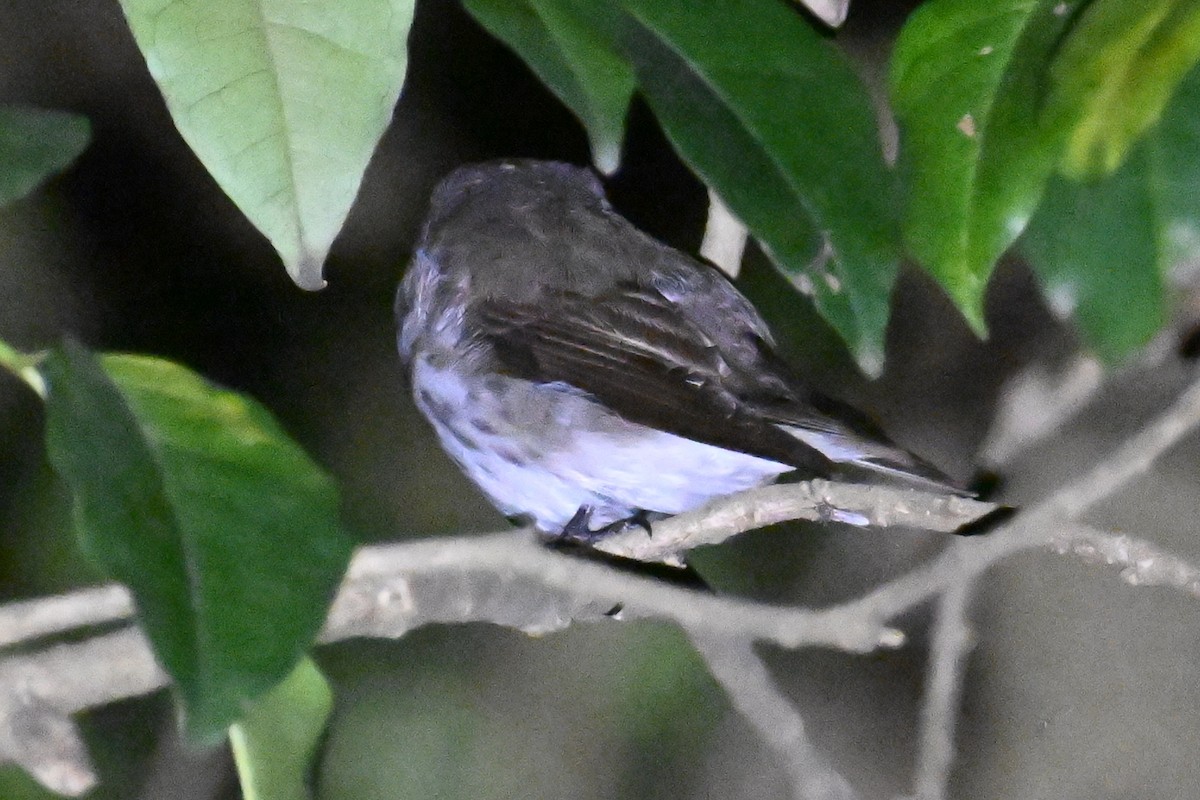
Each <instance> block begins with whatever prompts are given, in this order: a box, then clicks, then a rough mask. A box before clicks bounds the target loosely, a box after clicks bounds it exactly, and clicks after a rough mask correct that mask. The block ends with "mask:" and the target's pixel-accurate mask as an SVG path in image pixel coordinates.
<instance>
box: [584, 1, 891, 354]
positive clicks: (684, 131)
mask: <svg viewBox="0 0 1200 800" xmlns="http://www.w3.org/2000/svg"><path fill="white" fill-rule="evenodd" d="M573 3H574V5H575V6H576V7H580V6H587V7H588V8H590V9H591V13H592V20H593V24H595V25H597V26H598V27H602V28H603V29H604V30H606V32H607V33H608V35H610V36H611V37H613V38H614V40H615V41H616V42H617V43H618V46H619V47H620V49H621V50H622V51H623V52H624V53H625V56H626V58H627V59H628V60H629V61H630V63H632V64H633V66H634V72H635V74H636V76H637V80H638V86H639V88H640V90H641V91H642V93H643V94H644V95H645V96H646V99H647V100H648V102H649V104H650V106H651V107H652V109H653V110H654V113H655V115H656V116H657V117H658V119H659V121H660V122H661V124H662V126H663V128H664V130H665V131H666V133H667V136H668V137H669V138H670V140H671V142H672V143H673V144H674V146H675V148H676V149H677V150H678V151H679V153H680V155H681V156H682V157H683V159H684V160H685V161H687V162H688V164H689V165H691V167H692V168H693V169H694V170H695V171H696V172H697V173H698V174H699V175H700V176H701V177H702V178H703V179H704V181H705V182H706V183H707V184H708V185H709V186H711V187H712V188H713V189H714V190H715V191H716V192H717V194H719V195H720V196H721V198H722V199H723V200H724V201H725V203H726V204H727V205H728V206H729V207H730V208H731V209H732V210H733V211H734V213H735V214H737V216H738V217H740V218H741V219H742V221H743V222H745V223H746V225H747V226H748V227H749V228H750V230H751V232H752V233H753V234H754V236H755V237H756V238H758V239H759V241H761V242H762V243H763V245H764V246H765V248H766V249H767V250H768V251H769V253H770V255H771V256H772V258H773V260H774V261H775V262H776V263H777V264H778V265H779V266H780V268H781V269H783V270H784V271H785V272H786V273H787V274H788V275H789V276H790V277H791V279H792V281H793V283H794V284H795V285H797V286H799V287H800V288H802V289H803V290H804V291H806V292H808V293H810V294H811V295H812V296H813V298H814V300H815V302H816V305H817V307H818V309H819V310H820V311H821V313H822V314H823V315H824V316H825V318H826V319H828V320H829V321H830V323H832V325H833V326H834V328H835V329H836V330H837V331H838V332H839V333H840V334H841V335H842V336H843V337H844V338H845V339H846V341H847V342H848V343H849V344H850V346H851V349H852V351H853V352H854V353H855V355H856V357H857V358H858V360H859V363H860V364H862V365H863V366H864V368H866V369H867V371H869V372H876V371H877V370H878V369H879V368H880V367H881V365H882V357H883V333H884V328H885V326H886V324H887V316H888V308H889V300H890V294H891V288H892V284H893V282H894V279H895V274H896V263H897V255H898V251H899V226H898V224H897V220H896V211H895V208H896V203H895V202H894V191H893V188H894V187H893V181H892V177H891V175H890V174H889V172H888V171H887V169H886V167H885V165H884V163H883V158H882V154H881V150H880V144H879V135H878V128H877V125H876V119H875V115H874V113H873V111H872V109H871V104H870V101H869V99H868V96H867V93H866V91H865V89H864V87H863V86H862V84H861V83H860V82H859V80H858V79H857V77H856V76H855V74H854V71H853V69H852V68H851V67H850V65H849V63H848V62H847V61H846V59H845V58H843V57H842V55H841V54H840V53H839V52H838V51H837V50H836V49H835V48H834V47H833V46H832V45H830V44H829V42H827V41H825V40H824V39H823V38H822V37H821V35H819V34H818V33H817V32H816V31H815V30H814V29H813V28H812V27H811V26H810V25H809V23H808V22H807V21H806V20H805V19H804V18H803V17H802V16H801V15H799V14H797V13H796V12H795V11H794V10H792V9H789V8H788V7H787V6H786V5H784V4H782V3H779V2H777V0H606V2H591V0H573Z"/></svg>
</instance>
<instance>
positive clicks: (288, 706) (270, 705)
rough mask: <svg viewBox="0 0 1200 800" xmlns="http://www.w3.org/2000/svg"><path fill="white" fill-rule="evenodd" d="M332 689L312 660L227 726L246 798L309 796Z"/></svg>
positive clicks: (282, 799) (301, 798)
mask: <svg viewBox="0 0 1200 800" xmlns="http://www.w3.org/2000/svg"><path fill="white" fill-rule="evenodd" d="M332 710H333V692H332V690H331V689H330V688H329V684H328V683H327V682H326V681H325V676H323V675H322V674H321V671H320V670H319V669H317V665H316V664H314V663H313V662H312V661H311V660H310V659H307V658H306V659H303V660H302V661H301V662H300V663H299V664H298V665H297V666H296V669H295V670H293V671H292V674H291V675H289V676H288V677H287V678H285V679H284V680H283V681H282V682H281V683H280V684H279V685H278V686H276V687H275V688H274V689H272V690H271V691H269V692H267V693H266V694H265V695H263V696H262V697H260V698H259V699H258V700H257V701H256V702H255V703H254V704H253V705H252V706H251V708H250V710H249V711H248V712H247V713H246V716H245V717H244V718H243V719H242V720H240V721H239V722H237V723H234V725H233V727H231V728H230V729H229V742H230V744H231V745H232V747H233V758H234V762H235V763H236V764H237V770H238V778H239V780H240V783H241V788H242V797H244V798H245V800H310V798H311V797H312V792H311V791H310V782H309V775H310V774H311V773H312V759H313V756H314V755H315V754H316V752H317V745H318V744H319V743H320V741H321V737H322V735H323V734H324V732H325V723H326V721H327V720H328V719H329V713H330V711H332Z"/></svg>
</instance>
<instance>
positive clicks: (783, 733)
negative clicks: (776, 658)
mask: <svg viewBox="0 0 1200 800" xmlns="http://www.w3.org/2000/svg"><path fill="white" fill-rule="evenodd" d="M691 640H692V644H693V645H694V646H695V648H696V650H697V652H699V653H700V655H701V657H702V658H703V659H704V663H705V664H707V665H708V669H709V671H710V672H712V675H713V677H714V678H715V679H716V681H717V683H719V684H721V686H722V687H723V688H724V689H725V692H726V694H728V695H729V699H730V701H731V702H732V703H733V707H734V708H736V709H737V710H738V711H739V712H741V714H742V716H743V717H744V718H745V719H746V721H748V722H749V723H750V724H751V725H752V726H753V727H754V729H755V730H756V731H757V732H758V735H759V736H760V737H762V740H763V741H764V742H765V743H766V744H767V746H768V747H770V748H771V749H772V750H774V751H775V753H776V754H777V755H778V756H779V758H780V760H781V761H782V762H783V766H784V769H785V770H787V772H788V775H789V777H790V778H791V785H792V787H793V789H794V793H795V797H796V800H853V798H855V797H857V795H856V794H855V792H854V789H853V788H852V787H851V786H850V784H849V782H848V781H847V780H846V779H845V778H844V777H842V776H841V775H840V774H839V773H838V772H837V771H836V770H834V769H833V767H832V766H830V765H829V764H828V763H827V762H826V760H825V759H824V758H823V757H822V756H821V754H820V753H818V752H817V750H816V748H814V747H813V744H812V742H811V741H809V738H808V734H807V732H806V731H805V725H804V718H803V717H802V716H801V715H800V712H799V710H797V709H796V708H795V707H794V706H793V705H792V703H791V701H790V700H789V699H788V698H787V697H785V696H784V694H783V693H782V692H780V691H779V688H778V687H777V686H776V685H775V681H774V679H773V678H772V677H771V675H770V673H769V672H768V671H767V667H766V665H765V664H764V663H763V661H762V659H761V658H759V656H758V654H757V653H755V652H754V649H753V646H752V645H751V643H750V642H749V641H748V640H746V639H742V638H738V639H715V638H712V637H711V636H708V635H706V634H698V633H695V632H692V633H691Z"/></svg>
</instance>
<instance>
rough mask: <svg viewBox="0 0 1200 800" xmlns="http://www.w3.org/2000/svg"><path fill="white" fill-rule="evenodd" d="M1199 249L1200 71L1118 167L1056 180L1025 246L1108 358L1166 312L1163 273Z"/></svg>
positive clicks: (1143, 337) (1115, 358)
mask: <svg viewBox="0 0 1200 800" xmlns="http://www.w3.org/2000/svg"><path fill="white" fill-rule="evenodd" d="M1197 249H1200V69H1195V68H1194V69H1193V70H1192V71H1191V72H1190V73H1189V74H1188V75H1187V76H1186V77H1185V78H1184V80H1183V82H1182V83H1181V84H1180V85H1179V88H1178V91H1177V92H1176V93H1175V96H1174V98H1173V99H1172V100H1171V102H1170V104H1169V105H1168V107H1167V108H1166V110H1165V112H1164V113H1163V115H1162V118H1161V120H1160V122H1159V123H1158V125H1157V126H1156V127H1154V128H1153V129H1152V130H1151V132H1150V133H1149V135H1148V136H1147V138H1146V140H1145V141H1144V142H1143V143H1142V144H1140V145H1138V146H1135V148H1134V149H1133V150H1132V151H1131V152H1130V154H1129V156H1128V157H1127V158H1126V160H1125V162H1124V163H1123V164H1122V165H1121V167H1120V168H1119V169H1118V170H1117V171H1116V172H1115V173H1113V174H1112V175H1110V176H1108V177H1106V178H1104V179H1103V180H1098V181H1095V180H1094V181H1089V182H1085V183H1075V182H1072V181H1069V180H1065V179H1058V180H1055V181H1053V182H1052V183H1051V185H1050V187H1049V189H1048V190H1047V192H1046V196H1045V198H1044V199H1043V202H1042V206H1041V208H1039V209H1038V213H1037V214H1036V215H1035V217H1034V219H1033V221H1032V222H1031V223H1030V225H1029V229H1028V231H1026V234H1025V237H1024V239H1023V240H1022V250H1023V252H1024V253H1025V255H1026V256H1027V257H1028V259H1029V261H1030V263H1031V264H1032V265H1033V267H1034V270H1035V271H1036V272H1037V274H1038V276H1039V277H1040V278H1041V280H1042V282H1043V284H1044V285H1045V287H1046V290H1047V293H1048V295H1049V297H1050V298H1051V302H1052V303H1053V304H1054V305H1055V306H1057V307H1058V308H1059V309H1060V310H1063V311H1070V312H1073V314H1074V316H1075V317H1076V319H1077V320H1078V323H1079V327H1080V331H1081V333H1082V334H1083V337H1084V339H1085V340H1086V341H1087V342H1088V343H1089V344H1090V345H1091V346H1092V347H1093V348H1094V349H1095V350H1096V352H1097V353H1098V354H1099V355H1100V356H1101V357H1102V358H1104V359H1105V360H1106V361H1108V362H1109V363H1119V362H1120V361H1122V360H1123V359H1125V358H1127V357H1128V356H1129V355H1131V354H1133V353H1135V352H1136V351H1137V350H1138V349H1140V348H1141V347H1142V346H1143V345H1144V344H1146V343H1147V342H1148V341H1149V340H1150V338H1151V337H1153V336H1154V334H1155V333H1157V332H1158V329H1159V328H1160V327H1161V326H1162V324H1163V322H1164V321H1165V318H1166V299H1165V297H1164V293H1165V286H1164V284H1165V283H1166V280H1165V277H1166V275H1167V274H1168V273H1169V271H1170V269H1171V268H1172V267H1173V266H1175V265H1176V264H1179V263H1181V262H1182V261H1184V260H1185V259H1194V258H1195V254H1196V251H1197Z"/></svg>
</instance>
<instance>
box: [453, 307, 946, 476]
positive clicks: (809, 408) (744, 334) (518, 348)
mask: <svg viewBox="0 0 1200 800" xmlns="http://www.w3.org/2000/svg"><path fill="white" fill-rule="evenodd" d="M739 297H740V296H739ZM718 301H719V298H717V299H716V300H714V302H718ZM689 312H690V313H689ZM474 313H476V314H477V315H478V317H477V318H478V322H479V327H480V329H481V330H482V331H483V332H484V337H485V338H486V339H487V341H488V343H489V344H490V345H491V346H492V349H493V352H494V353H495V355H496V357H497V359H498V360H499V362H500V364H501V365H502V367H503V369H505V371H507V372H508V373H509V374H511V375H514V376H516V377H521V378H524V379H526V380H531V381H537V382H539V383H554V382H561V383H565V384H569V385H571V386H573V387H575V388H577V389H580V390H582V391H584V392H587V393H588V394H590V395H592V396H593V397H595V398H596V399H597V400H598V401H600V402H601V403H603V404H604V405H605V406H606V407H608V408H610V409H612V410H613V411H615V412H616V413H618V414H619V415H621V416H622V417H624V418H625V419H627V420H629V421H631V422H637V423H640V424H643V425H647V426H650V427H653V428H656V429H658V430H664V431H668V432H670V433H674V434H676V435H679V436H683V437H686V438H688V439H693V440H695V441H700V442H705V443H707V444H712V445H715V446H718V447H724V448H726V449H730V450H736V451H738V452H742V453H747V454H749V455H754V456H758V457H761V458H766V459H770V460H773V461H778V462H780V463H783V464H789V465H791V466H793V467H795V468H796V469H798V470H801V471H802V472H803V474H804V475H805V477H817V476H827V475H829V474H830V472H831V471H832V463H831V462H837V463H841V464H846V465H852V466H854V467H858V468H860V469H863V470H867V471H870V472H872V473H876V474H879V475H882V476H886V477H889V478H893V479H897V480H900V481H902V482H905V483H908V484H911V485H915V486H918V487H920V488H924V489H927V490H932V491H944V492H952V493H960V494H961V493H962V490H961V489H960V488H959V487H957V486H955V484H954V483H953V481H951V480H950V479H949V478H947V477H946V476H945V475H944V474H943V473H942V472H940V471H939V470H938V469H937V468H936V467H933V466H932V465H930V464H928V463H927V462H925V461H924V460H922V459H920V458H919V457H917V456H915V455H913V454H911V453H909V452H908V451H906V450H904V449H902V448H900V447H898V446H896V445H895V444H893V443H892V442H891V441H890V440H889V439H888V438H887V436H886V435H885V434H884V433H883V432H882V431H880V430H879V428H878V427H877V426H876V425H875V424H874V423H873V422H871V421H870V419H869V418H867V417H866V416H865V415H864V414H862V413H861V412H859V411H857V410H856V409H854V408H853V407H851V406H848V405H846V404H844V403H841V402H839V401H836V400H833V399H831V398H829V397H826V396H824V395H822V394H820V393H819V392H816V391H813V390H812V389H810V388H809V387H807V386H805V385H804V384H803V383H802V382H801V381H800V380H799V379H798V378H797V377H796V376H795V375H794V374H793V373H792V371H791V370H790V368H788V367H787V366H786V365H785V364H783V363H782V362H781V361H780V360H779V359H778V358H777V357H776V356H775V355H774V354H773V353H772V351H771V350H770V347H769V345H768V344H767V343H766V342H765V341H763V339H762V338H761V337H760V336H759V329H758V327H757V325H755V324H753V322H755V321H757V317H755V318H754V320H752V321H751V322H748V323H747V324H746V325H745V326H744V328H743V329H738V327H737V323H731V322H730V321H729V320H730V316H729V315H726V316H725V317H724V319H723V323H722V325H723V330H722V331H721V333H719V334H717V336H716V338H717V339H718V340H719V342H715V341H714V339H713V337H710V335H709V333H710V332H711V331H710V330H709V328H711V327H712V326H703V327H702V326H701V325H700V324H697V322H695V321H694V319H693V318H694V316H695V313H696V312H695V311H692V310H690V309H688V308H686V307H681V306H680V305H678V304H676V303H674V302H672V301H670V300H668V299H666V298H665V297H664V296H663V295H662V294H661V293H660V292H659V291H658V290H656V289H653V288H648V287H642V286H633V285H621V286H617V287H614V288H612V289H610V290H608V291H606V292H603V293H601V294H599V295H595V296H584V295H579V294H572V293H558V294H555V295H543V297H542V298H541V299H540V300H539V301H538V302H536V303H514V302H508V301H503V300H497V299H489V300H485V301H482V302H480V303H479V304H478V305H477V307H476V308H475V312H474Z"/></svg>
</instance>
